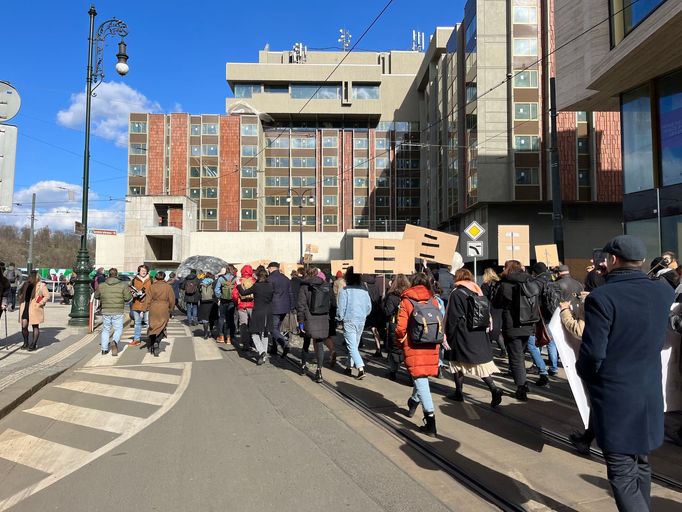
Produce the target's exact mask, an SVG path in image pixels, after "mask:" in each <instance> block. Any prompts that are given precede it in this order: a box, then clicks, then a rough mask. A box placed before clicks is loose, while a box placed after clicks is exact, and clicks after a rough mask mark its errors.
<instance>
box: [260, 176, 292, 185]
mask: <svg viewBox="0 0 682 512" xmlns="http://www.w3.org/2000/svg"><path fill="white" fill-rule="evenodd" d="M265 186H266V187H289V176H266V177H265Z"/></svg>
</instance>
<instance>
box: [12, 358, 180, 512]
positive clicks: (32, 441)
mask: <svg viewBox="0 0 682 512" xmlns="http://www.w3.org/2000/svg"><path fill="white" fill-rule="evenodd" d="M182 368H183V372H182V376H181V377H180V382H179V385H178V386H177V388H176V389H175V392H174V393H173V394H172V395H170V396H169V398H168V400H166V401H165V402H164V403H163V405H162V406H161V407H160V408H159V409H158V410H157V411H156V412H155V413H154V414H152V415H151V416H149V417H148V418H145V419H143V420H142V422H141V423H139V424H138V425H137V428H134V429H130V430H128V431H126V432H125V433H123V434H121V435H120V436H118V437H117V438H116V439H114V440H113V441H111V442H110V443H107V444H105V445H104V446H102V447H101V448H99V449H98V450H96V451H94V452H87V451H83V450H78V449H76V448H71V447H68V446H64V445H60V444H57V443H53V442H51V441H46V440H43V439H39V438H36V437H33V436H28V435H26V434H23V433H21V432H17V431H13V430H8V431H6V432H3V433H2V434H0V457H5V455H3V453H6V454H7V455H8V456H11V457H13V458H10V459H9V460H14V459H21V460H14V461H15V462H18V463H20V464H26V463H31V464H27V465H31V467H36V468H37V469H40V470H41V471H44V472H46V473H51V474H50V475H48V476H47V477H45V478H43V479H42V480H40V481H39V482H37V483H35V484H33V485H31V486H29V487H26V488H25V489H22V490H21V491H19V492H17V493H16V494H14V495H13V496H10V497H9V498H6V499H4V500H2V501H0V512H3V511H5V510H7V509H8V508H11V507H13V506H14V505H16V504H17V503H19V502H20V501H22V500H24V499H26V498H28V497H29V496H31V495H32V494H35V493H37V492H39V491H41V490H43V489H45V488H46V487H48V486H50V485H52V484H53V483H55V482H57V481H59V480H61V479H62V478H64V477H66V476H68V475H70V474H71V473H73V472H74V471H76V470H78V469H80V468H82V467H83V466H85V465H86V464H89V463H90V462H92V461H93V460H95V459H97V458H98V457H101V456H102V455H104V454H105V453H107V452H109V451H111V450H113V449H114V448H116V447H117V446H120V445H121V444H122V443H124V442H126V441H127V440H128V439H130V438H131V437H132V436H134V435H135V434H136V433H138V432H140V431H141V430H143V429H145V428H147V427H148V426H149V425H151V424H152V423H154V422H155V421H156V420H157V419H159V418H160V417H161V416H163V415H164V414H166V413H167V412H168V411H169V410H170V409H171V408H172V407H173V406H174V405H175V404H176V403H177V402H178V400H180V397H181V396H182V395H183V394H184V393H185V391H186V390H187V386H188V385H189V381H190V379H191V377H192V363H184V364H183V365H182ZM114 369H115V368H107V369H102V370H99V371H105V370H106V371H113V370H114ZM147 393H149V392H147ZM5 458H7V457H5Z"/></svg>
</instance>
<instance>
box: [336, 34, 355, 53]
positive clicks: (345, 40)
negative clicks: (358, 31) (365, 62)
mask: <svg viewBox="0 0 682 512" xmlns="http://www.w3.org/2000/svg"><path fill="white" fill-rule="evenodd" d="M339 33H340V34H341V35H340V36H339V40H338V42H339V43H341V46H343V51H344V52H347V51H348V48H350V40H351V39H352V38H353V36H352V35H351V34H350V32H349V31H348V29H346V28H340V29H339Z"/></svg>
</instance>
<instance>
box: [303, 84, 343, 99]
mask: <svg viewBox="0 0 682 512" xmlns="http://www.w3.org/2000/svg"><path fill="white" fill-rule="evenodd" d="M291 97H292V98H293V99H305V100H307V99H316V100H340V99H341V85H340V84H336V85H325V84H291Z"/></svg>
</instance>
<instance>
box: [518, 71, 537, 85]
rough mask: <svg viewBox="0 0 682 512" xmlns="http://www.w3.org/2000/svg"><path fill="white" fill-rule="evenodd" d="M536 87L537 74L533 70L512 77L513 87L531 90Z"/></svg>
mask: <svg viewBox="0 0 682 512" xmlns="http://www.w3.org/2000/svg"><path fill="white" fill-rule="evenodd" d="M537 86H538V72H537V71H536V70H534V69H527V70H525V71H521V72H518V71H517V72H516V74H515V75H514V87H518V88H532V89H534V88H535V87H537Z"/></svg>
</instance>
